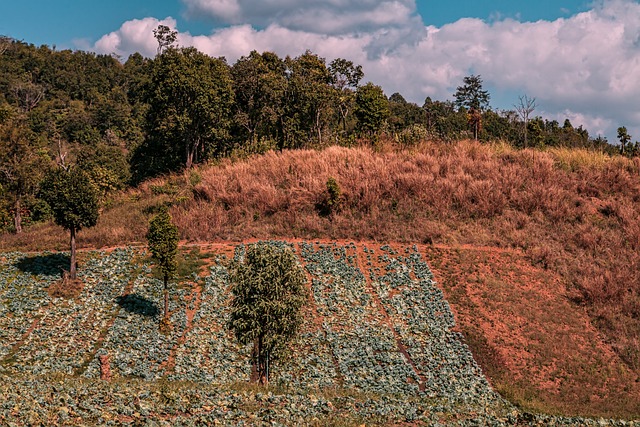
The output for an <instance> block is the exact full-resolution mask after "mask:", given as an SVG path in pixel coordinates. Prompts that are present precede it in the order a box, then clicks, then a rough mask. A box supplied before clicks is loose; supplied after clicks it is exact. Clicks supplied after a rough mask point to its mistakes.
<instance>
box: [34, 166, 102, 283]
mask: <svg viewBox="0 0 640 427" xmlns="http://www.w3.org/2000/svg"><path fill="white" fill-rule="evenodd" d="M41 195H42V198H43V199H44V200H45V201H46V202H47V203H48V204H49V206H50V207H51V210H52V212H53V218H54V221H55V223H56V224H58V225H60V226H61V227H63V228H64V229H65V230H69V234H70V241H71V242H70V246H71V267H70V269H69V278H70V279H72V280H75V279H76V233H77V232H78V231H80V230H81V229H83V228H87V227H93V226H95V225H96V223H97V222H98V195H97V191H96V189H95V187H94V185H93V184H92V182H91V180H90V179H89V177H88V176H87V174H86V173H84V171H82V170H80V169H78V168H69V169H68V170H65V169H61V168H60V169H55V170H53V171H51V172H50V173H49V174H47V176H46V177H45V179H44V181H43V183H42V186H41Z"/></svg>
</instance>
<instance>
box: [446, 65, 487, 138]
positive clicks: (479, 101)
mask: <svg viewBox="0 0 640 427" xmlns="http://www.w3.org/2000/svg"><path fill="white" fill-rule="evenodd" d="M463 82H464V85H462V86H458V88H457V89H456V93H455V94H454V95H453V96H454V98H455V99H456V100H455V104H456V106H457V107H458V108H462V107H463V108H465V109H467V112H468V115H469V116H468V120H469V124H470V125H471V127H472V129H473V137H474V139H476V140H477V139H478V134H479V133H480V130H481V128H482V112H483V111H484V110H485V109H486V108H488V107H489V99H490V96H489V92H488V91H486V90H484V89H482V78H481V77H480V76H475V75H471V76H467V77H465V78H464V79H463Z"/></svg>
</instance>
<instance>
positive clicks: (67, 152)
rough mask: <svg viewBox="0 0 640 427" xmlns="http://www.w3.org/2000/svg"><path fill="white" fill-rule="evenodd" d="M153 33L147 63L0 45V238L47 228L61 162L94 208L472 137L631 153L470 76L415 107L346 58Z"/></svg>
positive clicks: (625, 145)
mask: <svg viewBox="0 0 640 427" xmlns="http://www.w3.org/2000/svg"><path fill="white" fill-rule="evenodd" d="M160 30H161V29H159V30H158V31H157V32H155V33H156V38H157V39H158V42H159V46H158V55H157V56H156V57H155V58H144V57H143V56H142V55H140V54H133V55H131V56H130V57H129V58H127V59H126V60H124V61H121V60H120V58H115V57H113V56H108V55H97V54H95V53H91V52H83V51H70V50H62V51H58V50H56V49H55V48H50V47H47V46H40V47H37V46H34V45H32V44H27V43H24V42H21V41H17V40H13V39H10V38H7V37H1V38H0V230H3V231H7V230H11V231H14V232H21V230H22V227H23V226H25V225H28V224H29V223H32V222H35V221H40V220H45V219H48V218H50V217H51V209H50V207H49V206H47V204H46V203H44V202H43V200H42V199H41V198H40V197H39V187H40V185H39V184H40V182H41V180H42V179H43V177H44V174H45V173H46V171H47V170H48V169H51V168H56V167H69V166H71V165H74V166H77V167H80V168H82V169H83V170H84V171H85V172H86V173H87V174H88V175H89V177H90V178H91V180H92V182H93V184H94V185H95V187H96V188H97V189H98V191H99V196H100V198H101V200H102V201H105V200H107V198H108V196H109V194H110V193H112V192H113V191H117V190H121V189H124V188H126V187H127V186H130V185H135V184H137V183H139V182H141V181H142V180H144V179H146V178H148V177H151V176H155V175H159V174H163V173H167V172H171V171H176V170H181V169H184V168H190V167H191V166H192V165H195V164H198V163H201V162H205V161H207V160H210V159H212V158H220V157H225V156H230V155H233V156H243V155H247V154H252V153H261V152H266V151H267V150H270V149H275V150H281V149H286V148H309V147H323V146H327V145H332V144H341V145H352V144H355V143H371V144H377V143H379V141H381V140H384V141H390V142H395V143H397V144H399V145H413V144H416V143H418V142H420V141H421V140H425V139H430V140H437V141H443V142H448V141H455V140H460V139H470V138H475V139H478V140H480V141H492V140H500V141H506V142H508V143H510V144H512V145H514V146H516V147H523V146H525V145H526V146H529V147H545V146H566V147H583V148H585V147H586V148H593V149H597V150H600V151H603V152H606V153H610V154H614V153H619V152H620V153H622V154H624V155H627V156H635V155H637V154H638V143H637V142H635V143H633V142H632V138H631V136H630V135H628V133H627V131H626V128H624V127H621V128H620V129H618V134H619V138H620V141H621V143H620V145H619V146H614V145H611V144H609V143H608V141H607V140H606V139H604V138H601V137H598V138H593V137H591V136H590V135H589V133H588V131H587V130H586V129H584V128H583V127H582V126H580V127H577V128H576V127H574V126H573V125H572V124H571V123H570V122H569V120H568V119H567V120H565V122H564V123H563V124H562V125H561V124H560V123H558V122H557V121H555V120H551V121H550V120H546V119H543V118H541V117H539V116H535V111H534V109H535V103H530V104H529V105H528V107H530V108H529V110H526V109H525V107H526V105H524V104H521V107H522V109H520V108H517V106H515V105H514V110H513V111H498V110H494V109H492V108H491V106H490V105H489V99H490V96H489V93H488V92H487V91H485V90H483V88H482V80H481V78H480V76H470V77H467V78H465V80H464V81H463V82H462V83H463V84H462V85H461V86H460V87H458V89H457V91H456V93H455V94H453V96H454V98H455V99H454V101H449V100H445V101H439V100H432V99H431V98H430V97H427V98H426V99H425V101H424V103H423V105H421V106H420V105H417V104H415V103H412V102H408V101H406V99H405V98H404V97H403V95H401V94H399V93H394V94H392V95H391V96H388V97H387V96H386V95H385V94H384V93H383V91H382V88H380V86H377V85H375V84H374V83H373V82H368V83H366V84H362V81H363V79H364V73H363V71H362V67H361V66H359V65H357V64H354V63H353V62H351V61H349V60H348V59H342V58H338V59H335V60H333V61H331V62H329V63H327V61H326V60H325V59H324V58H321V57H319V56H318V55H316V54H314V53H313V52H310V51H307V52H304V53H302V54H301V55H300V56H297V57H295V58H292V57H289V56H287V57H285V58H281V57H279V56H278V55H276V54H275V53H272V52H263V53H259V52H256V51H253V52H250V53H248V54H247V56H244V57H242V58H240V59H238V60H237V61H236V62H235V63H234V64H229V63H227V61H226V60H225V59H224V58H212V57H210V56H208V55H205V54H203V53H201V52H199V51H197V50H196V49H195V48H182V47H175V46H173V42H174V41H175V39H172V38H171V34H170V33H169V34H167V33H166V32H162V31H160ZM524 99H525V100H527V101H531V98H528V97H525V98H524ZM521 101H522V99H521ZM523 111H526V112H527V114H526V115H523V114H520V113H522V112H523Z"/></svg>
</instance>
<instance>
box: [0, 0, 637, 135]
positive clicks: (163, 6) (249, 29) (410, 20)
mask: <svg viewBox="0 0 640 427" xmlns="http://www.w3.org/2000/svg"><path fill="white" fill-rule="evenodd" d="M2 3H3V4H2V5H0V34H4V35H8V36H10V37H13V38H16V39H19V40H23V41H25V42H29V43H33V44H36V45H39V44H47V45H50V46H51V45H56V46H57V48H59V49H61V48H71V49H87V50H93V51H96V52H99V53H106V54H111V53H115V54H117V55H121V56H122V57H123V58H126V57H127V56H128V55H129V54H130V53H132V52H136V51H137V52H140V53H143V54H145V55H148V56H153V55H154V54H155V51H156V46H157V43H156V41H155V39H154V38H153V34H152V30H153V29H154V28H156V27H157V26H158V24H159V23H162V24H165V25H169V26H170V27H172V28H174V29H176V30H177V31H178V32H179V37H178V41H179V44H180V45H184V46H196V47H197V48H198V49H200V50H202V51H203V52H206V53H208V54H210V55H213V56H225V57H226V58H227V59H228V60H229V62H230V63H233V62H234V61H235V60H236V59H238V58H239V57H240V56H243V55H247V54H248V53H249V52H250V51H251V50H254V49H255V50H258V51H265V50H270V51H274V52H276V53H278V54H279V55H281V56H284V55H292V56H297V55H299V54H301V53H303V52H304V51H305V50H306V49H310V50H311V51H313V52H314V53H317V54H319V55H320V56H322V57H325V58H326V59H327V61H330V60H332V59H334V58H337V57H340V58H346V59H350V60H352V61H353V62H355V63H357V64H361V65H362V66H363V69H364V71H365V79H366V80H370V81H373V82H374V83H376V84H379V85H381V86H382V87H383V88H384V90H385V92H386V94H387V95H391V94H392V93H394V92H400V93H401V94H402V95H403V96H404V97H405V98H406V99H407V100H409V101H413V102H416V103H418V104H419V105H422V103H423V102H424V99H425V98H426V97H427V96H430V97H431V98H432V99H439V100H446V99H452V97H453V96H452V94H453V93H454V92H455V88H456V87H457V86H458V85H460V84H461V83H462V79H463V77H464V76H467V75H470V74H480V75H481V76H482V78H483V80H484V82H485V87H486V88H487V89H488V90H489V91H490V93H491V96H492V99H491V105H492V107H493V108H495V109H512V108H513V105H514V104H515V103H517V102H518V97H519V96H521V95H525V94H526V95H527V96H529V97H535V98H536V100H537V104H538V108H537V110H536V111H535V113H534V114H536V115H541V116H543V117H545V118H549V119H557V120H558V121H560V122H561V123H562V121H564V119H565V118H569V119H570V120H571V122H572V123H573V124H574V126H578V125H581V124H582V125H584V126H585V127H586V128H587V129H588V130H589V131H590V133H591V134H592V135H594V136H596V135H603V136H607V137H608V138H609V140H610V141H612V142H613V141H615V140H616V129H617V128H618V126H626V127H627V128H628V129H629V132H630V133H631V135H632V137H634V139H637V140H640V0H595V1H594V0H537V1H530V0H448V1H442V0H156V1H149V0H111V1H108V2H107V1H100V2H98V1H95V2H94V1H88V0H55V1H53V0H24V1H22V2H17V1H8V0H7V1H3V2H2Z"/></svg>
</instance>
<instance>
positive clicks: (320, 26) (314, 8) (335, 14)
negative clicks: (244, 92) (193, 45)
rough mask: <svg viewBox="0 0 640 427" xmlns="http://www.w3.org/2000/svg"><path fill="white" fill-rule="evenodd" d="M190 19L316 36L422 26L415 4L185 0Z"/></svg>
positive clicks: (409, 0)
mask: <svg viewBox="0 0 640 427" xmlns="http://www.w3.org/2000/svg"><path fill="white" fill-rule="evenodd" d="M182 2H183V3H184V4H185V5H186V7H187V12H186V15H187V16H188V17H198V18H200V19H201V18H203V17H208V18H210V19H212V20H214V21H215V22H218V23H222V24H231V25H237V24H250V25H251V26H253V27H257V28H265V27H268V26H270V25H278V26H281V27H283V28H287V29H290V30H299V31H305V32H312V33H317V34H330V35H338V34H350V33H357V32H369V31H375V30H377V29H380V28H389V27H396V28H401V27H406V25H407V24H408V23H410V24H412V25H415V24H416V23H418V22H420V19H419V17H417V16H415V14H416V4H415V0H307V1H305V2H300V1H299V0H262V1H255V0H182Z"/></svg>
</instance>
